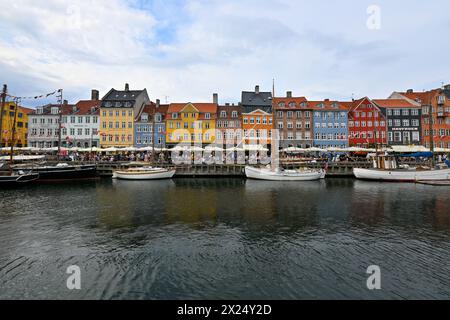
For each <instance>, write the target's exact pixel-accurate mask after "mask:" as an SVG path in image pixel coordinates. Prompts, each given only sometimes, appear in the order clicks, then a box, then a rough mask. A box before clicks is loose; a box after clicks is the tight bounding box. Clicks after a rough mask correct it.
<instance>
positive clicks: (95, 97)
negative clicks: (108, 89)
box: [91, 90, 100, 101]
mask: <svg viewBox="0 0 450 320" xmlns="http://www.w3.org/2000/svg"><path fill="white" fill-rule="evenodd" d="M91 100H94V101H98V100H100V92H99V91H98V90H92V91H91Z"/></svg>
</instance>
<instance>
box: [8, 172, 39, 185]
mask: <svg viewBox="0 0 450 320" xmlns="http://www.w3.org/2000/svg"><path fill="white" fill-rule="evenodd" d="M38 178H39V174H38V173H23V172H19V173H17V174H7V175H1V174H0V188H1V187H13V186H21V185H25V184H27V183H30V182H33V181H36V180H37V179H38Z"/></svg>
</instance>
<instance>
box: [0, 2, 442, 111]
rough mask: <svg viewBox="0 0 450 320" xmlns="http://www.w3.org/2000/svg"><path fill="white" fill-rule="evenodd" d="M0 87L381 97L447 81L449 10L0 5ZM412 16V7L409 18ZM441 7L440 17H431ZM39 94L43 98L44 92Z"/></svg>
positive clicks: (71, 94) (198, 95) (235, 96)
mask: <svg viewBox="0 0 450 320" xmlns="http://www.w3.org/2000/svg"><path fill="white" fill-rule="evenodd" d="M7 2H8V7H9V10H2V11H0V81H3V82H5V83H8V84H9V88H10V90H11V91H12V92H14V94H22V95H36V94H40V93H45V92H47V91H53V90H54V89H55V88H59V87H63V88H64V89H65V93H66V95H67V97H68V98H69V99H72V100H73V101H75V100H77V99H79V98H87V97H89V92H90V89H91V88H96V89H99V90H101V92H104V93H106V91H108V90H109V89H110V88H111V87H116V88H122V87H123V85H124V83H125V82H128V83H130V85H131V86H132V87H133V88H144V87H146V88H147V89H148V91H149V93H150V96H151V98H152V99H156V98H161V99H162V101H165V97H166V96H168V100H169V101H209V100H211V99H212V93H213V92H218V93H219V94H220V97H221V101H223V102H238V100H239V99H240V92H241V91H242V90H249V89H252V88H253V87H254V85H255V84H260V85H261V86H262V88H263V89H265V90H271V88H272V79H273V78H275V79H276V90H277V93H279V94H281V93H282V92H284V91H286V90H293V91H294V94H297V95H306V96H308V97H310V98H311V99H320V98H331V99H333V98H342V97H347V98H349V97H351V94H352V93H354V94H355V95H356V96H359V95H361V96H365V95H369V96H374V97H385V96H387V95H388V94H389V93H390V92H391V91H393V90H401V89H406V88H407V87H408V88H409V87H414V88H416V87H417V88H418V89H419V90H421V89H423V88H427V87H429V86H430V85H431V84H435V85H440V83H441V81H448V79H445V77H448V74H449V71H450V70H449V69H450V62H449V61H448V59H446V53H447V52H449V49H450V48H449V46H450V45H449V44H448V41H442V35H441V33H442V30H445V26H448V19H447V17H446V14H445V12H446V11H447V10H445V9H450V5H449V4H448V3H447V2H446V1H441V0H437V1H436V2H434V3H433V4H430V5H428V4H425V3H424V2H420V1H409V2H406V1H397V2H395V3H394V2H392V1H386V0H380V1H378V5H379V6H380V8H381V13H382V15H381V23H382V24H381V29H380V30H378V31H371V30H368V29H367V27H366V20H367V18H368V15H367V12H366V9H367V7H368V6H369V5H371V4H373V3H372V1H350V0H346V1H339V2H330V1H315V2H314V3H312V2H310V1H295V2H294V1H288V0H266V1H257V0H239V1H238V0H230V1H217V0H208V1H206V0H175V1H162V0H149V1H145V0H126V1H121V0H111V1H108V0H80V1H70V0H63V1H59V0H46V1H40V2H36V1H32V0H17V1H15V2H13V3H12V4H10V3H9V1H7V0H0V5H2V6H3V7H4V6H5V5H6V3H7ZM405 8H407V9H405ZM437 9H439V10H437ZM42 90H44V92H42Z"/></svg>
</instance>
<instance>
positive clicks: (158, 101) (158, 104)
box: [156, 99, 161, 109]
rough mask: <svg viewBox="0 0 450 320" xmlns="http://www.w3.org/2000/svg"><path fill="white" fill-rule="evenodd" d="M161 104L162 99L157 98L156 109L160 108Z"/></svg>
mask: <svg viewBox="0 0 450 320" xmlns="http://www.w3.org/2000/svg"><path fill="white" fill-rule="evenodd" d="M160 106H161V100H159V99H156V109H158V108H159V107H160Z"/></svg>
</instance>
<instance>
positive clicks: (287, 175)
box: [245, 166, 325, 181]
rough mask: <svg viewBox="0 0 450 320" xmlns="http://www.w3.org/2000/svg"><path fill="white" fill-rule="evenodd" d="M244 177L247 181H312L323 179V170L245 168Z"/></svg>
mask: <svg viewBox="0 0 450 320" xmlns="http://www.w3.org/2000/svg"><path fill="white" fill-rule="evenodd" d="M245 175H246V176H247V178H249V179H257V180H268V181H314V180H320V179H323V178H325V171H324V170H319V171H315V170H304V171H299V170H276V171H272V170H270V169H259V168H254V167H249V166H247V167H245Z"/></svg>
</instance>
